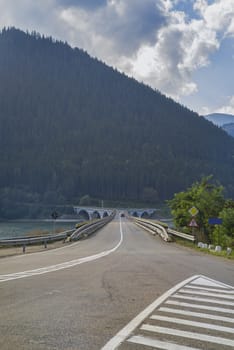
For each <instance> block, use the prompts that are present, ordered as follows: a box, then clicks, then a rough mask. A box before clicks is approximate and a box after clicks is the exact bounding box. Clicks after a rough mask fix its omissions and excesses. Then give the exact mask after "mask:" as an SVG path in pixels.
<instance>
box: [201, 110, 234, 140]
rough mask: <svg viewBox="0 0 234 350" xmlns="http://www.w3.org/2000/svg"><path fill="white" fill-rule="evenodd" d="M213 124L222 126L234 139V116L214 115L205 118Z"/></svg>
mask: <svg viewBox="0 0 234 350" xmlns="http://www.w3.org/2000/svg"><path fill="white" fill-rule="evenodd" d="M205 118H206V119H207V120H209V121H210V122H212V123H213V124H215V125H217V126H220V127H221V128H222V129H223V130H225V131H226V132H227V133H228V134H229V135H231V136H232V137H234V115H232V114H225V113H212V114H208V115H206V116H205Z"/></svg>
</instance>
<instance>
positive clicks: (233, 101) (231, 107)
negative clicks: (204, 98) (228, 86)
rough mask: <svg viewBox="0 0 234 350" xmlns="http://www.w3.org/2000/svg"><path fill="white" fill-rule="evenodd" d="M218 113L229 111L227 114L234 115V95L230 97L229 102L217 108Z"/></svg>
mask: <svg viewBox="0 0 234 350" xmlns="http://www.w3.org/2000/svg"><path fill="white" fill-rule="evenodd" d="M216 112H218V113H227V114H233V115H234V95H233V96H231V97H229V100H228V101H227V104H226V105H224V106H222V107H220V108H218V109H217V110H216Z"/></svg>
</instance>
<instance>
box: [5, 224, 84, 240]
mask: <svg viewBox="0 0 234 350" xmlns="http://www.w3.org/2000/svg"><path fill="white" fill-rule="evenodd" d="M78 221H79V220H76V221H75V220H69V221H60V220H57V221H56V222H55V224H54V222H53V221H52V220H48V221H47V220H28V221H26V220H25V221H24V220H21V221H3V222H0V239H2V238H11V237H24V236H34V235H37V234H39V233H45V234H51V233H53V232H54V229H55V232H57V230H63V231H66V230H70V229H73V228H74V227H75V225H76V223H77V222H78Z"/></svg>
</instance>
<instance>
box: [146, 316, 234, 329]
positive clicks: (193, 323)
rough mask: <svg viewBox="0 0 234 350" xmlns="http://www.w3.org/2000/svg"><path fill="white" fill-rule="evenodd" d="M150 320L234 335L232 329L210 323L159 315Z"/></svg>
mask: <svg viewBox="0 0 234 350" xmlns="http://www.w3.org/2000/svg"><path fill="white" fill-rule="evenodd" d="M150 318H151V319H152V320H158V321H164V322H171V323H176V324H183V325H185V326H192V327H198V328H206V329H213V330H216V331H220V332H226V333H231V334H234V328H230V327H224V326H217V325H214V324H210V323H204V322H197V321H190V320H184V319H181V318H173V317H168V316H160V315H153V316H151V317H150Z"/></svg>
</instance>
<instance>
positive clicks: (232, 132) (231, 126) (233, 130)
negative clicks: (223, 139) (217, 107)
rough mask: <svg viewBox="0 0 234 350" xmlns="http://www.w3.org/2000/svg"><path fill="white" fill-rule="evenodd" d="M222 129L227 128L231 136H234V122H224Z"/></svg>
mask: <svg viewBox="0 0 234 350" xmlns="http://www.w3.org/2000/svg"><path fill="white" fill-rule="evenodd" d="M222 129H223V130H225V131H226V132H227V133H228V134H229V135H230V136H232V137H234V123H228V124H224V125H223V126H222Z"/></svg>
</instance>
